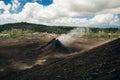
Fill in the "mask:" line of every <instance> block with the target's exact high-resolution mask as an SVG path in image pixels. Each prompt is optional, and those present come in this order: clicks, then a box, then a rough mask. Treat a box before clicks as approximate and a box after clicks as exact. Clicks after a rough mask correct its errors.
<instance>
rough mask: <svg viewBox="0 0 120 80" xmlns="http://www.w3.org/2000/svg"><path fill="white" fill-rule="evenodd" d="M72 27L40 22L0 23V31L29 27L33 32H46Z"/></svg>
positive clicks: (56, 31)
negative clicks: (48, 24)
mask: <svg viewBox="0 0 120 80" xmlns="http://www.w3.org/2000/svg"><path fill="white" fill-rule="evenodd" d="M73 28H74V27H64V26H47V25H42V24H32V23H25V22H21V23H11V24H4V25H0V31H4V30H11V29H23V30H26V29H29V30H33V31H35V32H48V33H66V32H68V31H70V30H71V29H73Z"/></svg>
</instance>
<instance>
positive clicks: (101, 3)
mask: <svg viewBox="0 0 120 80" xmlns="http://www.w3.org/2000/svg"><path fill="white" fill-rule="evenodd" d="M15 22H29V23H35V24H46V25H68V26H69V25H72V26H97V27H116V26H120V0H0V25H1V24H6V23H15Z"/></svg>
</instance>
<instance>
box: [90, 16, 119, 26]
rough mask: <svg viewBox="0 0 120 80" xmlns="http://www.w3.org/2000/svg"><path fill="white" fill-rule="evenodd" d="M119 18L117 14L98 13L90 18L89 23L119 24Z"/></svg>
mask: <svg viewBox="0 0 120 80" xmlns="http://www.w3.org/2000/svg"><path fill="white" fill-rule="evenodd" d="M119 22H120V20H119V18H118V16H117V15H113V14H100V15H96V16H95V17H94V18H93V19H91V20H90V24H119Z"/></svg>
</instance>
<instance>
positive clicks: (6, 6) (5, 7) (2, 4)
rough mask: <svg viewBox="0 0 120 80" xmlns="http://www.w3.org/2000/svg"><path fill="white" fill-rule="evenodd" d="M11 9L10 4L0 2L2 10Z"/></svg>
mask: <svg viewBox="0 0 120 80" xmlns="http://www.w3.org/2000/svg"><path fill="white" fill-rule="evenodd" d="M10 7H11V5H10V4H8V5H5V3H4V2H3V1H0V9H3V10H9V9H10Z"/></svg>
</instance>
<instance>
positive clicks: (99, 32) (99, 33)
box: [85, 28, 120, 38]
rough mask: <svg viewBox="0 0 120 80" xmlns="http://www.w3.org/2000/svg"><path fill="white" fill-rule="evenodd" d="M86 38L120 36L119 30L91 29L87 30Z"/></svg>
mask: <svg viewBox="0 0 120 80" xmlns="http://www.w3.org/2000/svg"><path fill="white" fill-rule="evenodd" d="M85 36H90V37H105V38H114V37H119V36H120V29H118V28H90V29H87V30H86V33H85Z"/></svg>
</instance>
